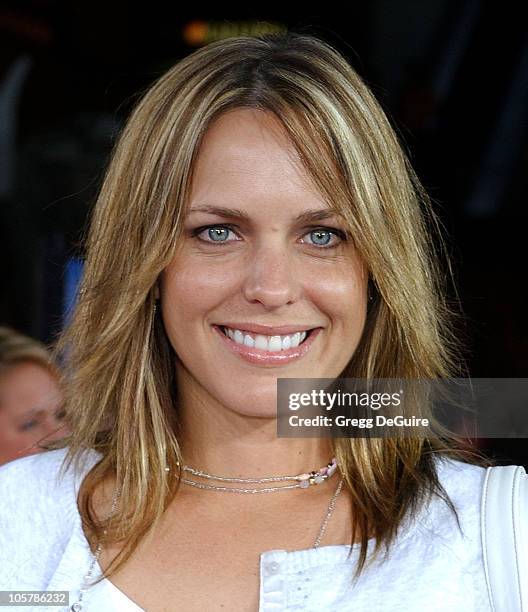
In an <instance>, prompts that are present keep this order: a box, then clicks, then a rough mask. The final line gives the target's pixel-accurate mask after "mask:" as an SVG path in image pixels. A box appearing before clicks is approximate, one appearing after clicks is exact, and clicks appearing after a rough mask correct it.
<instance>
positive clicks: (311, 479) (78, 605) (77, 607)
mask: <svg viewBox="0 0 528 612" xmlns="http://www.w3.org/2000/svg"><path fill="white" fill-rule="evenodd" d="M330 466H331V467H330ZM334 466H335V467H334ZM165 469H166V470H167V471H169V470H170V468H165ZM183 469H184V470H185V471H189V472H191V473H194V474H195V475H199V476H202V477H204V478H209V479H215V480H223V481H227V482H277V481H278V480H292V479H293V480H299V479H300V481H299V484H295V485H288V486H281V487H271V488H270V487H268V488H264V489H240V488H230V487H216V486H215V485H205V484H203V483H198V482H196V481H192V480H188V479H183V478H182V482H185V483H186V484H190V483H192V485H191V486H196V487H198V488H201V489H209V490H217V491H226V490H227V491H231V492H238V493H259V492H265V493H269V492H273V491H281V490H283V489H293V488H303V489H304V488H307V487H308V486H310V484H320V483H321V482H323V480H327V479H328V478H330V477H331V476H332V474H333V473H334V472H335V471H336V469H337V464H336V463H335V459H333V460H332V462H331V463H329V464H328V466H327V468H326V471H325V472H324V475H325V478H324V479H322V480H317V481H316V480H315V478H316V477H317V476H319V475H322V474H321V472H322V470H324V469H325V468H322V469H321V470H319V472H310V474H309V475H308V474H300V475H298V476H272V477H268V478H259V479H254V478H234V479H232V478H227V477H222V476H213V475H212V474H207V472H202V471H199V470H193V468H189V467H188V466H184V468H183ZM305 476H308V478H305ZM301 477H302V479H301ZM305 482H308V483H309V484H303V483H305ZM342 487H343V478H341V479H340V481H339V484H338V485H337V488H336V490H335V492H334V494H333V495H332V498H331V499H330V503H329V504H328V508H327V509H326V514H325V516H324V518H323V522H322V524H321V527H320V528H319V533H318V534H317V537H316V538H315V542H314V544H313V548H318V547H319V545H320V543H321V540H322V538H323V536H324V534H325V532H326V527H327V525H328V522H329V520H330V517H331V516H332V514H333V512H334V508H335V505H336V501H337V498H338V496H339V494H340V493H341V489H342ZM120 495H121V490H120V489H118V490H117V491H116V493H115V495H114V498H113V500H112V509H111V511H110V514H109V515H108V516H107V518H110V517H111V516H112V515H113V514H114V512H115V509H116V507H117V502H118V500H119V497H120ZM106 533H107V530H106V529H104V530H103V534H104V535H106ZM101 551H102V544H101V543H100V542H99V543H98V544H97V547H96V549H95V552H94V553H91V557H92V560H91V563H90V568H89V569H88V572H87V573H86V575H85V576H84V580H83V584H82V586H81V588H80V589H79V599H78V600H77V601H76V602H75V603H74V604H72V606H71V607H70V610H72V612H81V610H82V609H83V603H82V601H83V598H84V595H85V593H86V591H87V590H88V588H89V583H90V580H91V578H92V574H93V571H94V569H95V565H96V563H99V557H100V555H101Z"/></svg>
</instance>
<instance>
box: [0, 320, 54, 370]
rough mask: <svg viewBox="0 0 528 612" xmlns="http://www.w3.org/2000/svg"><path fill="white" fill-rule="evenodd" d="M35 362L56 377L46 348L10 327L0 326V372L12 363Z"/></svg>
mask: <svg viewBox="0 0 528 612" xmlns="http://www.w3.org/2000/svg"><path fill="white" fill-rule="evenodd" d="M27 361H29V362H31V363H35V364H36V365H39V366H41V367H42V368H44V369H45V370H48V371H49V372H51V373H52V374H53V375H54V376H55V377H58V371H57V367H56V365H55V363H54V362H53V359H52V357H51V354H50V353H49V352H48V350H47V348H46V347H45V346H44V344H42V343H41V342H39V341H38V340H35V339H34V338H30V337H29V336H26V335H24V334H21V333H20V332H18V331H16V330H14V329H12V328H11V327H5V326H0V374H1V373H2V372H4V371H5V370H7V369H8V368H10V367H11V366H13V365H16V364H19V363H25V362H27Z"/></svg>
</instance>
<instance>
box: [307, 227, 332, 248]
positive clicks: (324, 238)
mask: <svg viewBox="0 0 528 612" xmlns="http://www.w3.org/2000/svg"><path fill="white" fill-rule="evenodd" d="M332 234H333V232H330V231H328V230H325V229H317V230H312V231H311V232H310V236H312V240H314V243H315V244H318V245H320V246H326V245H327V244H328V243H329V242H330V240H331V238H332ZM319 240H320V241H321V242H318V241H319Z"/></svg>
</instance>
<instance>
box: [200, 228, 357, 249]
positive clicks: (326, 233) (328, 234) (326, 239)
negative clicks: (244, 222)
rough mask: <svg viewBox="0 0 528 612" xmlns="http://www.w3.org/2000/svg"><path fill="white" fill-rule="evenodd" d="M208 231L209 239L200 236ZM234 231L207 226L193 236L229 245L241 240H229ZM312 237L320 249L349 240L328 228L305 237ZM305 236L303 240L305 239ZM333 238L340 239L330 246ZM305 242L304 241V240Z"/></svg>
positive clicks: (210, 242) (329, 247)
mask: <svg viewBox="0 0 528 612" xmlns="http://www.w3.org/2000/svg"><path fill="white" fill-rule="evenodd" d="M206 231H207V238H205V237H204V238H202V237H200V234H203V233H204V232H206ZM230 232H233V233H234V230H233V228H232V226H230V225H206V226H205V227H199V228H197V229H195V230H193V231H192V232H191V236H192V237H193V238H198V239H199V240H201V241H202V242H206V243H209V244H212V243H215V244H217V245H220V244H229V243H230V242H238V241H239V240H240V239H239V238H237V239H235V240H228V236H229V233H230ZM308 235H309V236H311V237H312V238H311V240H312V241H313V242H308V244H310V245H311V246H314V247H316V248H318V249H320V250H321V249H332V248H335V247H336V246H338V245H339V244H340V243H341V242H344V241H346V240H347V236H346V234H345V232H344V231H342V230H338V229H334V228H332V229H331V228H327V227H318V228H314V229H311V230H310V231H309V232H307V233H306V234H304V236H308ZM304 236H303V238H304ZM332 236H333V237H335V238H338V240H337V242H335V244H330V242H331V239H332ZM303 242H304V240H303Z"/></svg>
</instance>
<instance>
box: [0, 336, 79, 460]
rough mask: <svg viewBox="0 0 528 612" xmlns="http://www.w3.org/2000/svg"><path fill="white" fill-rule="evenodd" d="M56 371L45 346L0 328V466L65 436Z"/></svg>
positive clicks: (60, 394)
mask: <svg viewBox="0 0 528 612" xmlns="http://www.w3.org/2000/svg"><path fill="white" fill-rule="evenodd" d="M63 416H64V411H63V409H62V393H61V390H60V387H59V373H58V371H57V368H56V367H55V365H54V364H53V362H52V359H51V357H50V355H49V354H48V351H47V350H46V348H45V347H44V346H43V345H42V344H41V343H40V342H37V341H36V340H34V339H33V338H29V337H28V336H25V335H23V334H21V333H19V332H17V331H15V330H14V329H10V328H9V327H0V465H2V464H4V463H8V462H9V461H13V460H14V459H18V458H20V457H24V456H25V455H30V454H34V453H38V452H40V451H41V450H43V449H42V448H40V447H39V442H40V440H42V439H46V441H48V442H49V441H50V439H59V438H60V437H61V436H63V437H64V436H65V435H66V434H67V431H66V430H65V428H64V423H63V421H62V418H63Z"/></svg>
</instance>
